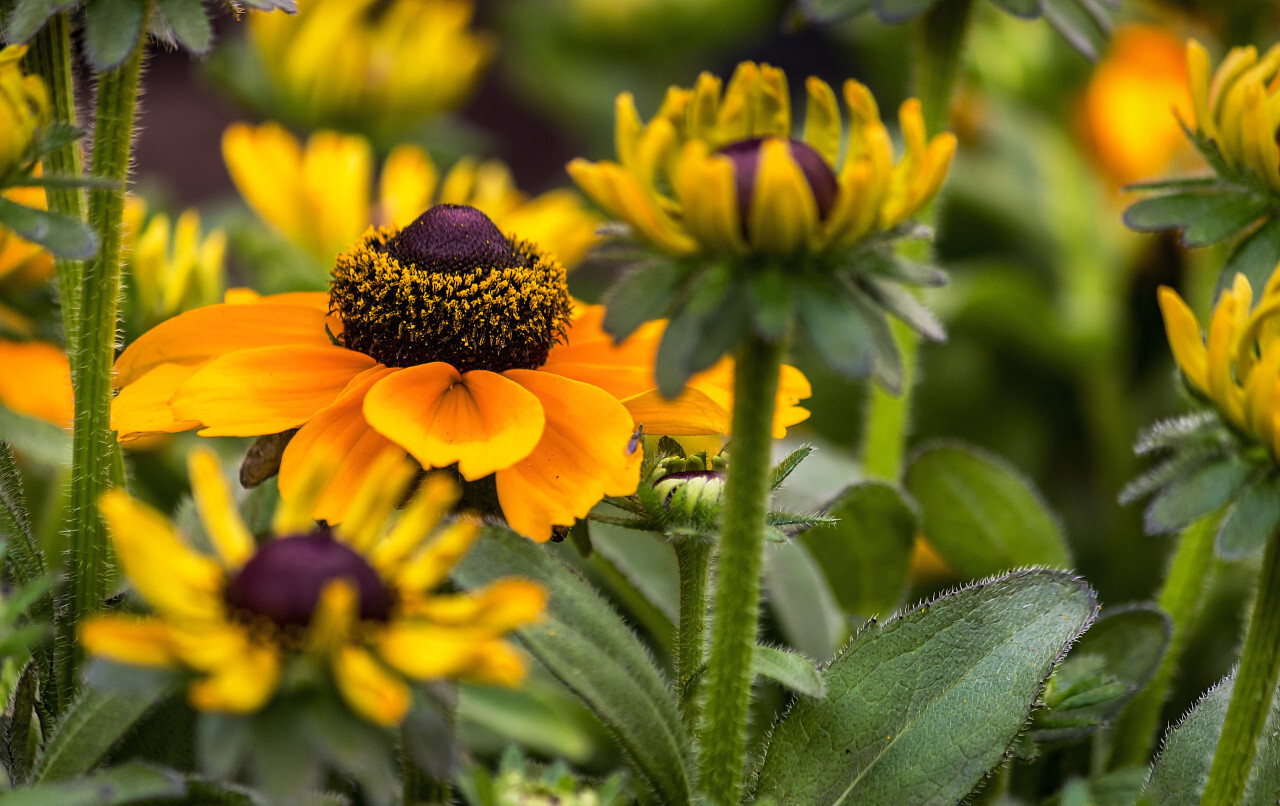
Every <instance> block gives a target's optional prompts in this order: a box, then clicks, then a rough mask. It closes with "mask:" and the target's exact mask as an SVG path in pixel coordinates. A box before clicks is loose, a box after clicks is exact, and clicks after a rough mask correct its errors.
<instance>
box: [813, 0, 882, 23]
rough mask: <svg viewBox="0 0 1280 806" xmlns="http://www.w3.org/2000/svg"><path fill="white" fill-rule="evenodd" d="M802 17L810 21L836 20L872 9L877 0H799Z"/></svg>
mask: <svg viewBox="0 0 1280 806" xmlns="http://www.w3.org/2000/svg"><path fill="white" fill-rule="evenodd" d="M799 2H800V5H799V11H800V17H801V18H802V19H804V20H805V21H806V22H810V23H826V22H835V21H836V20H841V19H844V18H845V17H853V16H855V15H858V14H862V13H865V12H867V11H870V10H871V7H872V5H873V4H874V2H875V0H799Z"/></svg>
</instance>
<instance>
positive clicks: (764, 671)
mask: <svg viewBox="0 0 1280 806" xmlns="http://www.w3.org/2000/svg"><path fill="white" fill-rule="evenodd" d="M751 671H752V672H753V673H754V674H755V675H757V676H758V677H763V678H766V679H768V680H772V681H773V682H775V683H777V684H779V685H781V686H785V687H786V688H789V689H791V690H792V691H794V692H795V693H797V694H803V695H804V696H806V697H813V698H815V699H819V700H820V699H822V698H823V697H824V696H825V695H826V693H827V687H826V683H825V682H823V679H822V674H821V673H819V672H818V670H817V668H815V667H814V665H813V661H811V660H809V659H808V658H806V657H805V656H804V655H798V654H796V653H795V652H788V651H787V650H785V649H777V648H775V647H771V646H763V645H762V646H757V647H756V651H755V653H754V654H753V655H752V657H751Z"/></svg>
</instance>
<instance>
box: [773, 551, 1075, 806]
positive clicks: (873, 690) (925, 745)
mask: <svg viewBox="0 0 1280 806" xmlns="http://www.w3.org/2000/svg"><path fill="white" fill-rule="evenodd" d="M1095 607H1096V599H1095V596H1094V594H1093V591H1092V590H1090V589H1089V588H1088V586H1087V585H1085V584H1084V583H1083V582H1081V581H1080V580H1079V579H1077V578H1075V577H1073V576H1071V575H1070V574H1066V573H1061V572H1054V571H1043V570H1030V571H1019V572H1016V573H1013V574H1009V575H1007V576H1005V577H1001V578H999V579H993V580H987V581H984V582H982V583H979V584H977V585H974V586H971V587H969V588H966V589H964V590H961V591H957V592H955V593H952V594H949V595H946V596H943V597H941V598H939V599H935V600H933V601H931V602H927V603H925V604H923V605H921V606H920V607H918V608H915V609H913V610H910V611H908V612H907V613H905V614H903V615H902V616H900V617H898V618H895V619H893V620H892V621H889V622H887V623H886V624H883V625H877V624H871V625H869V626H868V627H866V628H865V629H863V630H862V631H861V632H860V633H859V634H858V635H857V637H855V638H854V639H853V640H852V641H851V642H850V644H849V646H848V647H847V648H846V649H845V651H844V652H842V653H841V654H840V655H839V656H838V657H837V658H836V659H835V660H834V661H833V662H832V663H831V665H830V666H828V667H827V668H826V669H825V670H824V672H823V677H824V679H825V680H826V684H827V697H826V698H825V699H823V700H820V701H818V700H807V699H801V700H799V701H798V702H797V703H796V704H795V706H794V707H793V708H792V709H791V710H790V711H789V712H788V714H787V715H786V717H784V718H783V719H782V721H781V723H780V724H779V725H777V726H776V727H775V729H774V730H773V733H772V739H771V740H770V742H769V746H768V748H767V750H766V752H765V755H764V758H763V762H762V764H761V766H760V770H759V774H758V776H757V779H756V780H757V787H756V792H755V796H756V797H757V798H772V799H773V800H774V801H775V802H777V803H858V804H866V805H867V806H881V805H883V806H899V804H903V803H955V802H958V801H960V800H962V799H964V798H965V797H966V796H967V795H968V794H969V793H970V792H971V791H972V790H973V788H974V786H976V785H977V784H978V782H979V781H980V780H981V779H982V778H983V776H984V775H986V774H987V773H988V771H990V770H991V769H993V768H995V767H996V766H997V765H999V764H1000V763H1002V762H1003V761H1004V758H1005V752H1006V750H1007V749H1008V748H1009V746H1010V745H1011V744H1012V743H1013V742H1014V741H1015V740H1016V738H1017V737H1018V735H1019V733H1021V732H1022V730H1023V728H1024V726H1025V724H1026V720H1027V717H1028V715H1029V714H1030V712H1031V709H1032V708H1033V706H1034V704H1035V702H1036V699H1037V697H1038V695H1039V693H1040V691H1041V688H1042V686H1043V683H1044V681H1045V679H1046V678H1047V677H1048V676H1049V673H1050V671H1051V670H1052V669H1053V666H1054V664H1055V663H1056V662H1057V660H1058V659H1059V658H1060V657H1061V655H1062V653H1063V652H1064V651H1065V649H1066V647H1068V646H1069V645H1070V644H1071V642H1072V641H1074V640H1075V639H1076V637H1077V636H1079V635H1080V633H1081V632H1083V631H1084V629H1085V628H1086V627H1088V625H1089V623H1090V621H1091V620H1092V618H1093V615H1094V610H1095ZM902 680H911V681H912V683H911V685H909V686H903V685H901V684H900V683H901V681H902Z"/></svg>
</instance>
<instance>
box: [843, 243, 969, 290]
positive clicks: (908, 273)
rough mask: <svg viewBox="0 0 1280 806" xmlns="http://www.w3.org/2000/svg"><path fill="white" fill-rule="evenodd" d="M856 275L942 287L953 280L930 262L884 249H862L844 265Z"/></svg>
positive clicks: (906, 283) (929, 286) (908, 283)
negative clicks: (909, 258)
mask: <svg viewBox="0 0 1280 806" xmlns="http://www.w3.org/2000/svg"><path fill="white" fill-rule="evenodd" d="M844 268H845V269H846V270H849V271H850V273H852V274H853V275H854V276H859V275H863V276H868V277H883V278H886V279H889V280H893V281H895V282H899V283H903V284H904V285H918V286H923V287H925V288H941V287H942V286H944V285H946V284H947V283H949V282H951V278H950V276H948V274H947V273H946V272H945V271H943V270H942V269H940V268H938V267H937V266H931V265H929V264H928V263H916V262H913V261H910V260H907V259H905V258H902V257H899V256H897V255H895V254H892V253H889V254H886V253H885V252H882V251H876V250H873V251H860V252H858V253H856V255H855V256H854V257H853V258H851V259H850V262H849V263H848V264H847V265H846V266H845V267H844Z"/></svg>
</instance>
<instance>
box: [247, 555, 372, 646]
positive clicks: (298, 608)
mask: <svg viewBox="0 0 1280 806" xmlns="http://www.w3.org/2000/svg"><path fill="white" fill-rule="evenodd" d="M336 579H345V580H347V581H348V582H349V583H350V584H352V585H354V586H355V587H356V589H357V590H358V591H359V599H360V618H361V620H363V621H386V620H387V619H388V618H390V616H391V592H390V591H389V590H387V587H386V585H384V584H382V580H381V579H380V578H379V577H378V572H377V571H374V570H373V568H372V567H371V566H370V565H369V563H368V562H366V561H365V559H364V557H361V556H360V555H359V554H358V553H357V552H356V551H354V550H353V549H352V548H351V547H350V546H347V545H345V544H343V543H339V542H338V541H337V540H334V539H333V538H332V537H330V536H329V535H328V534H323V533H322V534H310V535H300V536H297V537H285V538H278V539H276V540H272V541H271V542H270V543H267V544H266V545H265V546H263V547H262V548H260V549H258V552H257V553H256V554H254V555H253V557H252V558H251V559H250V560H249V562H247V563H245V564H244V567H243V568H241V569H240V572H239V573H238V574H236V575H235V577H234V578H233V579H232V580H231V582H230V583H229V584H228V585H227V589H226V593H225V597H226V601H227V604H228V605H230V606H231V608H232V609H234V610H238V611H241V612H245V613H251V614H253V615H255V616H263V617H265V618H268V619H270V620H271V621H273V622H274V623H276V624H277V625H279V626H281V627H293V626H296V627H304V628H305V627H306V626H307V625H308V624H310V623H311V618H312V615H313V614H314V613H315V610H316V605H317V604H318V603H319V602H320V594H321V593H322V592H323V591H324V589H325V586H326V585H328V584H329V583H330V582H332V581H334V580H336Z"/></svg>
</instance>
